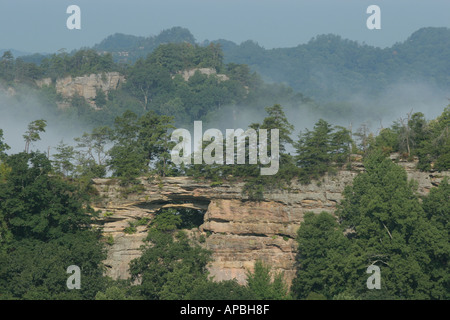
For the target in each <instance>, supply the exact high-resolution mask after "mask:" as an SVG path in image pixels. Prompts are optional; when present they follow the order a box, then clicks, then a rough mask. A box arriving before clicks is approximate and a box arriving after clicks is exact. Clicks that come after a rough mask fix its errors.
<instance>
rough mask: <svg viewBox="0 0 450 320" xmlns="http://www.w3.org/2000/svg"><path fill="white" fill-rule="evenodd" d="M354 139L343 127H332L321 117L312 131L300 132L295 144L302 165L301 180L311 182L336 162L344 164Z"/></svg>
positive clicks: (299, 164) (300, 165)
mask: <svg viewBox="0 0 450 320" xmlns="http://www.w3.org/2000/svg"><path fill="white" fill-rule="evenodd" d="M351 142H352V139H351V137H350V132H349V131H348V130H347V129H345V128H343V127H338V126H336V127H332V126H331V125H330V124H329V123H328V122H326V121H325V120H323V119H320V120H319V121H317V122H316V124H315V125H314V129H313V130H312V131H310V130H308V129H307V130H306V132H305V133H300V135H299V140H298V142H297V143H296V144H295V147H296V151H297V155H296V161H297V165H298V166H299V167H300V181H302V182H309V181H310V180H311V179H317V178H319V177H321V176H322V175H323V174H324V173H326V172H329V171H330V169H331V167H332V166H333V165H335V164H337V165H342V164H343V163H344V162H345V161H346V160H347V158H348V156H349V154H350V144H351Z"/></svg>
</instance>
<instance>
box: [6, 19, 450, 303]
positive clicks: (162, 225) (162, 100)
mask: <svg viewBox="0 0 450 320" xmlns="http://www.w3.org/2000/svg"><path fill="white" fill-rule="evenodd" d="M449 57H450V29H448V28H431V27H430V28H422V29H420V30H418V31H416V32H414V33H413V34H412V35H411V36H410V37H409V38H408V39H407V40H405V41H404V42H399V43H396V44H395V45H393V46H391V47H387V48H384V49H381V48H378V47H372V46H368V45H365V44H360V43H358V42H355V41H352V40H348V39H343V38H341V37H340V36H338V35H333V34H328V35H317V36H316V37H314V38H313V39H311V41H309V42H308V43H306V44H301V45H298V46H296V47H293V48H276V49H265V48H263V47H261V46H259V45H258V44H257V43H256V42H254V41H251V40H248V41H245V42H243V43H241V44H235V43H233V42H231V41H227V40H223V39H220V40H216V41H204V42H202V43H197V41H196V40H195V37H194V35H192V34H191V32H190V31H189V30H187V29H185V28H181V27H174V28H171V29H167V30H164V31H162V32H161V33H160V34H159V35H157V36H150V37H142V36H140V37H137V36H133V35H124V34H114V35H111V36H109V37H107V38H106V39H104V40H103V41H102V42H100V43H99V44H97V45H95V46H93V47H92V48H80V49H79V50H74V51H72V52H66V51H65V50H60V51H59V52H58V53H54V54H39V53H36V54H32V55H20V56H18V57H15V56H14V55H13V53H12V51H10V50H6V51H3V53H2V56H1V58H0V114H1V116H0V299H86V300H93V299H98V300H103V299H117V300H121V299H150V300H164V299H166V300H171V299H172V300H176V299H180V300H182V299H186V300H191V299H192V300H202V299H209V298H211V299H218V300H227V299H236V300H238V299H243V300H252V299H255V300H266V299H267V300H275V299H282V300H288V299H289V300H291V299H306V300H317V299H323V300H325V299H328V300H353V299H431V300H434V299H440V300H448V299H449V298H450V291H449V288H450V286H449V277H448V275H449V273H448V258H449V254H450V247H449V242H448V239H449V238H448V236H449V228H448V215H449V212H450V209H449V204H450V202H449V201H448V199H449V195H450V188H449V184H448V179H447V178H446V175H448V171H449V170H450V135H449V125H450V105H449V98H450V74H449V73H448V71H449V70H450V59H449ZM195 121H202V122H203V131H205V130H207V129H209V128H217V129H219V130H221V131H222V132H225V130H226V129H237V128H241V129H244V130H246V129H252V130H254V132H269V135H268V136H267V137H266V140H272V137H275V136H277V135H278V138H279V139H278V141H277V142H279V143H278V145H277V146H276V147H274V146H273V145H272V144H270V147H268V148H266V149H265V151H261V149H262V148H261V140H259V149H256V146H255V145H253V143H256V142H255V141H254V140H253V141H252V139H251V138H250V137H249V139H247V140H246V138H245V137H244V138H243V141H244V145H243V146H244V150H245V151H247V150H248V152H244V153H245V154H244V156H243V157H242V158H241V159H244V160H246V161H243V162H244V163H238V162H237V161H236V162H233V163H226V165H224V162H223V158H224V157H221V156H225V155H226V154H225V152H224V150H225V148H224V146H225V144H224V143H223V141H220V140H221V139H219V136H218V135H217V136H214V140H212V139H210V140H209V141H205V140H207V139H205V138H204V137H203V141H200V143H199V144H201V146H200V147H201V148H202V149H203V150H200V151H204V152H206V151H205V150H209V152H210V154H206V155H208V156H211V157H210V158H209V159H211V158H212V157H213V156H212V155H213V154H214V159H219V160H217V161H216V160H215V161H211V162H207V161H206V158H204V159H203V160H202V161H203V162H202V163H201V164H200V163H192V162H191V163H182V164H181V165H178V164H176V163H175V161H173V158H172V157H171V155H173V154H172V153H171V151H173V150H174V146H175V145H176V144H177V143H179V141H175V140H172V136H171V134H172V132H173V131H174V129H177V128H185V129H188V130H189V132H194V130H193V125H194V122H195ZM261 130H265V131H261ZM273 130H275V131H273ZM274 140H275V139H274ZM238 150H239V149H238ZM255 150H256V152H254V153H253V151H255ZM232 151H233V154H232V155H231V156H230V158H231V159H232V160H233V161H234V159H235V158H236V159H238V155H236V154H234V145H233V150H232ZM250 151H252V154H255V155H256V154H257V153H258V156H259V160H255V161H254V162H252V161H247V160H249V159H250V153H251V152H250ZM184 152H185V151H184V149H183V151H182V153H183V156H184ZM263 152H266V154H265V155H264V156H266V158H268V159H270V166H272V164H274V163H276V166H274V167H276V170H275V171H273V172H271V173H270V174H262V173H261V172H262V169H266V168H268V167H267V163H266V162H265V161H262V160H261V155H262V153H263ZM247 153H248V154H247ZM204 155H205V153H203V156H204ZM227 156H228V155H227ZM220 159H221V160H220ZM227 160H228V158H227ZM400 161H402V162H403V163H408V164H411V166H412V167H410V170H413V171H415V172H417V173H418V174H424V176H425V177H426V178H425V180H427V183H431V185H432V187H430V189H429V193H427V194H418V193H417V190H416V189H417V186H416V184H415V182H411V181H409V180H408V176H407V173H406V171H405V168H404V167H402V166H400V165H398V162H400ZM362 167H363V168H364V169H361V168H362ZM271 168H272V167H271ZM344 171H345V172H347V173H349V174H350V175H351V176H353V177H354V180H353V183H352V184H350V185H346V184H345V185H346V186H347V187H346V188H345V190H344V191H343V192H342V194H341V193H340V194H339V196H337V197H336V198H333V199H332V202H333V203H335V204H336V212H335V213H333V214H331V213H330V212H327V211H323V212H321V213H320V214H316V213H312V212H306V210H308V208H310V207H309V204H308V203H311V202H314V201H311V200H309V195H303V194H300V195H299V193H301V192H298V190H300V189H295V191H297V192H296V194H297V195H299V196H300V197H303V196H305V197H304V198H302V200H306V201H305V203H306V204H305V207H303V202H299V203H302V204H301V205H300V209H301V210H305V211H301V217H302V219H303V217H304V221H303V220H302V221H301V223H300V227H299V228H298V231H296V236H293V235H292V234H290V235H285V234H282V233H280V232H279V231H277V232H278V233H276V234H274V235H272V236H269V235H266V234H260V233H259V232H256V231H254V230H253V231H248V233H246V234H245V235H243V237H245V236H248V237H250V236H251V237H259V238H262V239H264V241H267V242H265V243H266V244H267V247H269V246H273V247H277V248H278V247H279V246H280V243H282V244H281V246H282V247H283V249H282V251H283V250H285V249H284V248H288V247H289V248H290V247H292V245H293V243H295V245H296V246H297V245H298V252H295V266H293V267H292V268H295V270H291V271H294V272H295V278H294V279H293V281H292V286H289V285H288V284H286V283H285V281H284V278H283V275H282V274H281V273H277V274H273V273H272V272H271V270H270V269H271V267H270V265H269V266H268V265H265V264H262V263H261V262H260V261H257V262H255V263H254V269H253V271H252V272H249V273H248V274H247V283H246V284H245V285H241V284H239V283H238V282H237V281H234V280H230V281H219V282H217V281H213V280H212V279H211V278H210V277H209V273H208V271H207V264H208V262H209V261H211V259H212V258H211V254H212V253H211V251H209V250H207V249H205V247H204V245H205V243H207V242H208V237H209V236H210V234H209V233H208V232H203V233H202V234H201V237H199V238H198V239H197V238H195V239H194V238H191V237H190V236H188V235H187V234H186V233H185V231H186V229H188V230H194V229H196V230H197V231H199V230H200V229H199V226H200V225H201V224H202V223H203V222H204V220H203V219H204V218H203V216H200V218H199V215H198V212H194V213H193V212H192V211H190V210H189V209H187V210H184V209H186V208H184V209H179V208H180V207H182V206H180V204H185V203H184V202H183V201H184V199H182V198H180V199H178V198H176V197H174V198H173V199H172V198H170V197H168V198H167V199H168V200H167V203H168V204H172V205H174V208H175V209H174V208H172V207H170V208H166V207H164V208H163V207H161V210H159V211H158V212H154V213H155V214H154V216H152V217H151V219H150V218H149V217H143V218H142V219H139V220H136V221H133V222H132V223H130V224H129V226H127V227H124V228H123V230H121V231H120V232H122V231H123V233H122V234H121V236H122V235H123V236H125V235H132V234H134V233H136V232H137V227H142V226H145V228H146V229H145V231H146V232H148V234H147V237H146V238H145V239H144V240H143V241H144V242H145V243H151V244H152V245H148V246H143V247H142V248H141V250H142V256H140V257H138V258H136V259H133V260H132V261H131V262H130V264H129V267H130V274H131V278H129V279H127V280H124V281H122V280H120V279H111V278H109V277H106V276H105V274H104V270H105V268H106V267H107V266H105V265H104V260H105V259H106V251H107V250H106V249H105V248H112V246H114V244H115V242H114V241H115V239H114V237H112V236H109V237H107V236H105V234H102V232H101V229H102V227H98V228H97V226H98V225H101V224H103V223H105V221H106V220H108V219H109V218H110V217H111V216H112V215H114V214H115V213H112V212H96V211H95V210H94V209H93V208H92V207H91V205H92V203H101V204H105V203H109V200H111V199H109V200H108V196H109V194H108V191H105V192H103V191H102V192H103V194H100V193H99V191H98V190H97V189H95V187H94V181H98V180H101V181H107V182H105V185H106V186H105V190H106V189H107V190H110V189H109V188H110V186H113V185H114V186H115V187H117V189H115V190H114V192H115V191H117V194H119V196H117V198H118V199H119V200H118V199H115V200H114V201H121V200H124V201H125V200H126V199H128V198H127V197H128V196H129V195H143V194H144V193H143V192H144V191H145V188H146V185H144V184H143V183H142V182H143V181H144V180H145V181H147V182H146V183H148V184H151V185H152V186H155V188H159V189H158V190H159V191H157V192H160V193H161V190H163V187H164V182H165V181H167V179H166V178H175V179H173V180H172V181H174V180H177V179H176V178H177V177H181V179H180V180H182V179H184V178H186V177H188V178H191V179H192V181H196V182H197V181H199V180H202V181H203V183H206V184H205V185H208V186H210V187H211V188H215V187H220V186H222V185H224V184H228V185H238V184H239V186H240V187H239V188H241V190H240V192H242V199H244V200H242V199H241V200H242V201H243V202H246V203H249V207H251V206H252V204H255V206H256V204H258V206H259V204H260V203H261V202H263V201H266V200H267V199H268V198H267V195H268V194H270V193H272V192H274V190H275V191H276V190H278V191H281V192H280V193H279V194H282V195H283V196H284V195H288V194H289V193H290V192H291V187H292V185H294V184H295V185H297V186H300V185H301V186H308V187H311V189H308V192H307V193H309V191H311V190H312V192H311V193H314V194H319V196H320V197H322V195H323V194H327V193H328V192H327V191H328V190H325V189H321V188H322V183H323V182H324V181H325V178H324V177H325V176H328V177H331V179H332V180H333V179H337V178H336V177H337V174H338V173H340V172H344ZM430 177H431V178H430ZM165 179H166V180H165ZM429 179H431V180H429ZM183 181H184V180H183ZM338 184H340V186H342V185H344V183H342V184H341V182H339V181H338ZM147 186H148V185H147ZM194 188H196V187H194ZM155 190H156V189H155ZM215 190H216V189H213V192H215ZM303 190H306V189H303ZM314 190H315V191H314ZM190 191H192V190H191V189H189V188H186V192H190ZM316 191H317V192H316ZM152 192H153V191H152ZM333 192H334V191H333ZM294 193H295V192H294ZM227 196H228V195H227ZM189 197H191V196H189ZM195 197H198V196H197V195H192V198H195ZM333 197H334V196H333ZM289 199H290V198H289ZM299 199H300V198H299ZM178 200H180V201H178ZM234 200H235V199H234V198H233V201H234ZM114 201H112V202H114ZM145 201H148V197H147V200H145ZM164 201H165V200H164ZM219 201H221V200H220V199H219ZM289 201H290V200H288V201H287V202H288V203H287V208H288V209H286V212H288V215H289V218H287V220H286V221H288V220H289V221H288V222H286V221H284V220H283V221H281V220H280V221H281V224H283V225H285V224H290V223H292V221H291V220H290V219H291V218H290V215H291V211H289V210H290V209H291V208H290V207H289V205H290V204H291V203H290V202H289ZM269 202H270V203H277V205H278V202H277V201H274V200H273V198H270V201H266V204H267V203H269ZM316 202H317V203H320V204H322V201H321V200H318V201H316ZM329 202H330V201H329ZM202 203H203V202H202ZM280 203H282V201H280ZM141 204H143V205H142V206H143V208H146V206H147V205H150V206H152V205H153V203H151V202H148V203H145V202H142V203H141ZM285 204H286V203H285ZM333 205H334V204H332V205H330V206H333ZM237 207H239V205H237V206H236V208H237ZM270 208H275V207H269V209H267V208H266V209H267V210H268V212H265V211H264V210H266V209H265V207H263V206H261V207H258V210H260V211H257V212H259V213H260V212H264V213H263V214H271V213H273V212H271V211H270V210H272V209H270ZM276 208H277V209H274V210H278V211H277V212H281V211H283V210H284V209H279V207H276ZM333 208H334V207H333ZM328 209H329V208H328ZM233 210H234V209H233ZM233 210H230V211H233ZM236 210H239V209H236ZM330 210H331V209H330ZM119 211H120V210H119ZM246 213H247V212H246ZM259 213H257V214H259ZM99 214H102V216H99ZM152 214H153V213H152ZM283 214H284V213H283ZM336 218H338V219H336ZM102 219H104V220H102ZM105 219H106V220H105ZM114 219H116V217H112V218H111V219H110V220H109V221H115V220H114ZM121 219H122V218H121V217H119V218H118V221H120V220H121ZM252 219H256V220H257V219H259V217H256V218H254V217H252ZM277 219H278V217H277ZM217 220H221V219H217ZM99 221H100V222H99ZM214 222H217V223H225V222H226V223H229V221H214ZM289 227H290V226H289ZM245 228H246V229H245V230H246V232H247V229H248V230H250V229H251V228H252V223H250V224H249V226H248V228H247V226H245ZM199 232H200V231H199ZM217 233H221V232H217ZM221 235H223V236H227V234H225V233H224V234H222V233H221ZM244 241H246V245H247V247H248V243H250V242H249V241H248V240H244ZM271 241H272V242H271ZM276 241H278V242H277V243H276V244H275V242H276ZM282 241H284V242H282ZM288 241H289V244H287V243H288ZM220 242H223V240H220ZM225 242H226V241H225ZM214 246H220V244H219V245H217V244H213V245H212V247H214ZM250 247H252V248H253V247H255V248H256V247H257V246H253V245H252V244H251V243H250ZM289 248H288V249H286V250H287V251H286V252H288V251H289V250H290V249H289ZM292 248H293V247H292ZM127 250H128V249H127ZM252 250H253V249H252ZM258 250H259V249H256V250H255V251H258ZM286 252H283V254H284V253H286ZM288 253H289V254H290V252H288ZM292 255H294V251H292ZM230 256H232V254H231V255H230ZM67 261H71V264H72V263H73V264H74V265H76V266H78V265H79V266H83V268H84V269H83V272H84V275H87V276H86V277H84V278H83V289H82V290H67V288H68V287H67V288H66V287H65V286H64V285H61V283H63V284H65V283H66V278H67V273H66V272H65V269H66V268H67V266H66V264H67ZM291 262H292V261H291ZM239 263H242V261H239ZM376 263H378V265H382V267H383V268H385V266H387V267H386V268H385V269H384V270H387V271H383V272H384V273H383V287H382V288H383V289H382V290H375V291H370V290H367V289H368V288H369V287H368V286H366V280H367V279H366V278H367V277H366V276H367V274H366V269H367V265H369V266H375V264H376ZM242 264H245V263H242ZM317 270H319V271H317ZM272 275H273V277H272Z"/></svg>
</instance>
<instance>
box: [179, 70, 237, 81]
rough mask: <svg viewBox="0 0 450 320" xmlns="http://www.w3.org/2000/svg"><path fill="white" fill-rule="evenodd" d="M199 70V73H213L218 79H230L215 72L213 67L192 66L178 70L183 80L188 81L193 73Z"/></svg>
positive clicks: (209, 74) (208, 74)
mask: <svg viewBox="0 0 450 320" xmlns="http://www.w3.org/2000/svg"><path fill="white" fill-rule="evenodd" d="M197 71H198V72H200V73H201V74H206V75H207V76H211V75H215V76H217V78H218V79H219V81H227V80H230V78H228V76H227V75H225V74H220V73H217V71H216V70H215V69H213V68H194V69H190V70H184V71H180V72H179V74H181V76H182V77H183V79H184V81H189V79H190V78H191V77H192V76H193V75H195V73H196V72H197Z"/></svg>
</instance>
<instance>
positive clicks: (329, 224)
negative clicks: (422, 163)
mask: <svg viewBox="0 0 450 320" xmlns="http://www.w3.org/2000/svg"><path fill="white" fill-rule="evenodd" d="M364 165H365V172H364V173H361V174H359V175H358V176H357V177H355V179H354V181H353V185H352V186H348V187H347V188H346V190H345V191H344V194H343V195H344V199H343V200H342V202H341V204H340V206H339V210H338V212H337V215H338V218H339V220H338V221H339V223H338V221H336V220H335V218H334V217H332V216H331V215H329V214H325V213H322V214H320V215H317V216H316V215H314V214H309V215H306V216H305V222H304V223H303V224H302V225H301V227H300V228H299V231H298V237H297V239H298V242H299V255H298V260H297V261H298V272H297V278H296V279H295V280H294V284H293V291H294V292H295V293H296V295H297V296H298V297H299V298H307V297H308V295H309V294H310V293H311V292H315V293H317V294H321V295H324V296H325V297H326V298H327V299H332V298H334V297H339V296H342V295H344V296H350V297H360V298H363V299H447V298H448V296H449V291H448V276H447V272H446V271H445V270H448V257H449V254H450V247H449V245H448V230H447V229H446V228H445V226H444V225H443V224H442V220H441V218H440V217H439V215H438V216H437V217H433V218H432V215H431V214H432V213H434V212H435V211H437V212H442V210H444V211H445V207H442V206H441V204H437V203H439V202H437V203H436V204H435V202H434V201H435V200H437V199H438V198H439V199H440V198H443V199H445V198H446V197H448V194H446V193H448V192H447V191H446V190H447V186H448V185H446V183H445V182H444V183H443V184H442V187H440V188H439V189H436V191H433V193H430V197H431V198H430V199H428V200H427V199H424V204H423V205H421V204H420V202H419V199H418V197H417V195H416V194H415V192H414V184H413V183H411V182H409V181H408V180H407V176H406V172H405V170H404V169H403V168H401V167H399V166H397V165H396V164H394V163H393V162H392V161H391V160H390V159H387V158H385V157H384V156H383V155H382V153H381V152H380V151H377V152H374V153H371V154H370V155H369V156H368V157H367V158H366V159H365V161H364ZM447 202H448V201H447ZM430 203H433V205H430ZM444 203H446V202H444ZM445 205H446V204H445ZM445 205H444V206H445ZM424 209H425V210H424ZM427 212H428V215H427ZM444 219H445V218H444ZM344 231H345V232H344ZM369 265H377V266H379V267H380V269H381V290H376V292H373V291H370V290H368V289H367V288H366V287H365V284H366V279H367V275H366V274H365V271H366V269H367V267H368V266H369Z"/></svg>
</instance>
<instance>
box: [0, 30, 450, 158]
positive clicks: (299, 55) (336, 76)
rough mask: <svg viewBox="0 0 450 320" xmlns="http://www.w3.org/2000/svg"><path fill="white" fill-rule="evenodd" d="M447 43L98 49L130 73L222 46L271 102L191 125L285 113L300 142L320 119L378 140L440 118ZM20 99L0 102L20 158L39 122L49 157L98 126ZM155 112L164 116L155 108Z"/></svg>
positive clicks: (441, 33)
mask: <svg viewBox="0 0 450 320" xmlns="http://www.w3.org/2000/svg"><path fill="white" fill-rule="evenodd" d="M449 39H450V31H449V30H448V29H446V28H423V29H421V30H419V31H417V32H415V33H414V34H413V35H411V36H410V37H409V38H408V39H407V40H406V41H404V42H399V43H397V44H395V45H393V46H392V47H389V48H384V49H380V48H377V47H371V46H368V45H363V44H360V43H358V42H356V41H352V40H348V39H342V38H341V37H340V36H337V35H332V34H329V35H318V36H317V37H315V38H313V39H311V40H310V42H308V43H306V44H303V45H299V46H297V47H294V48H279V49H270V50H266V49H264V48H262V47H260V46H259V45H258V44H257V43H255V42H253V41H251V40H248V41H245V42H243V43H241V44H239V45H238V44H235V43H233V42H231V41H227V40H217V41H211V42H209V41H205V42H203V43H199V44H198V43H196V40H195V37H194V35H192V34H191V33H190V31H189V30H187V29H185V28H181V27H175V28H172V29H168V30H164V31H162V32H161V33H160V34H159V35H156V36H150V37H147V38H146V37H136V36H132V35H124V34H114V35H111V36H110V37H108V38H106V39H105V40H103V41H102V42H100V43H99V44H97V45H95V46H94V47H93V49H94V50H95V51H97V52H100V53H102V54H105V53H106V52H108V53H109V54H111V55H112V57H113V60H114V63H116V64H117V66H120V68H123V66H126V65H128V66H130V65H133V64H134V63H135V62H136V61H137V60H138V59H142V58H145V56H146V55H148V54H150V53H152V52H153V51H154V50H155V49H156V48H158V46H160V45H161V44H165V43H188V44H191V45H199V46H201V47H207V46H208V45H211V44H219V45H220V48H221V50H222V51H223V63H224V64H225V65H226V64H244V65H248V66H249V67H250V70H249V73H250V72H255V73H256V74H257V75H258V76H259V77H260V79H261V80H260V81H263V82H265V83H266V84H267V85H268V86H271V87H270V89H269V90H272V92H271V93H270V94H266V95H265V94H261V93H262V92H260V94H261V96H260V97H259V98H255V99H253V100H252V101H251V102H250V103H249V105H246V104H245V103H243V102H248V101H243V100H242V99H241V101H240V102H241V103H231V104H224V105H221V106H220V108H215V107H213V108H211V109H212V111H213V112H206V114H204V115H202V116H200V117H197V119H191V120H203V121H204V122H205V125H207V126H209V127H214V128H219V129H223V130H224V129H226V128H247V127H248V125H250V124H251V123H253V122H255V120H256V121H261V120H262V119H263V118H264V116H265V115H264V111H263V108H264V107H266V106H270V105H273V104H275V103H279V104H281V105H282V106H283V108H284V111H285V113H286V114H287V115H288V118H289V119H290V120H291V123H292V124H294V126H295V130H296V132H299V131H301V130H305V128H309V129H311V128H312V126H313V125H314V123H315V122H316V121H317V120H318V119H320V118H323V119H325V120H327V121H330V122H332V123H333V124H334V125H341V126H344V127H346V128H352V129H353V130H355V129H357V128H358V127H359V126H360V125H361V124H363V123H364V124H366V125H367V126H369V128H370V130H371V131H372V132H374V133H375V134H376V133H377V132H379V130H380V129H382V128H384V127H389V126H390V125H392V123H393V121H395V120H398V119H400V118H401V117H405V116H406V114H407V113H409V112H411V111H412V112H413V113H414V112H422V113H423V114H424V115H425V117H426V118H427V119H433V118H435V117H437V116H438V115H439V114H440V113H441V112H442V110H443V108H444V107H445V106H446V105H447V104H448V98H449V97H450V92H449V91H450V89H449V87H450V86H449V84H450V80H449V76H448V74H446V73H445V71H444V70H448V68H449V67H450V66H448V63H449V61H448V59H445V57H446V55H448V51H449V47H450V45H449V41H450V40H449ZM84 49H86V48H84ZM75 52H76V51H74V52H71V53H70V54H69V55H74V54H75ZM124 52H126V55H125V54H124ZM48 57H51V55H41V54H34V55H25V56H20V57H19V59H20V60H21V61H23V62H25V63H33V64H36V65H37V66H39V65H40V64H41V62H42V60H43V59H48ZM89 72H94V70H89ZM89 72H87V73H89ZM34 77H38V76H34ZM19 91H20V99H16V98H14V97H11V96H10V95H8V93H6V92H5V90H3V91H2V92H1V93H0V95H1V96H0V103H1V105H2V111H3V112H4V115H5V116H3V117H2V118H1V119H0V125H1V127H2V128H3V130H4V134H5V137H6V138H7V139H8V140H10V141H11V140H12V141H13V142H14V143H13V142H11V143H10V144H11V146H12V147H13V148H14V150H16V151H17V150H18V149H20V147H19V146H20V145H21V144H23V143H21V141H20V140H21V132H24V129H25V128H26V125H27V124H28V123H29V122H30V121H31V120H32V119H38V118H44V119H47V120H48V130H47V132H46V134H45V135H44V136H43V140H42V141H40V142H38V143H37V146H39V148H41V149H42V150H46V149H48V147H50V146H52V147H54V146H55V144H56V143H57V142H59V141H61V140H64V141H65V142H68V143H70V142H71V141H72V139H73V138H74V137H75V136H79V135H80V134H82V133H83V132H84V131H85V130H87V129H88V128H89V127H92V125H93V124H92V123H90V120H89V119H88V120H87V121H84V120H80V119H79V118H80V117H77V116H75V115H74V114H75V113H76V112H75V111H74V110H73V109H71V110H69V111H67V110H66V112H62V111H61V110H59V109H58V108H56V109H58V110H55V104H54V101H51V99H50V101H49V100H48V98H44V99H41V98H42V94H41V93H40V92H38V91H36V89H35V88H33V89H31V90H27V89H20V90H19ZM297 94H300V95H301V99H299V98H298V96H296V95H297ZM46 99H47V100H46ZM232 100H233V99H232ZM162 103H164V102H162ZM160 104H161V102H160ZM121 108H122V109H125V108H126V106H125V107H124V106H121ZM130 108H132V106H130ZM151 108H152V109H155V110H156V111H157V112H158V111H159V110H158V108H159V107H158V106H157V105H156V103H155V104H154V105H153V106H151ZM214 109H215V110H214ZM218 109H219V110H218ZM78 113H79V112H78ZM117 115H118V114H117ZM114 116H115V115H111V116H110V117H109V118H108V117H106V118H104V119H102V120H98V122H97V124H98V125H102V124H111V123H112V119H113V118H114ZM98 118H102V117H101V116H99V117H98ZM187 118H189V117H186V116H184V115H180V116H178V117H177V119H176V120H177V124H178V125H179V126H192V121H187ZM102 121H103V122H104V123H102ZM106 122H108V123H106ZM208 122H209V124H208Z"/></svg>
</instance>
